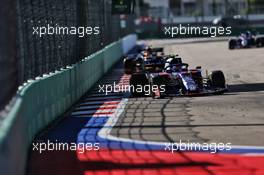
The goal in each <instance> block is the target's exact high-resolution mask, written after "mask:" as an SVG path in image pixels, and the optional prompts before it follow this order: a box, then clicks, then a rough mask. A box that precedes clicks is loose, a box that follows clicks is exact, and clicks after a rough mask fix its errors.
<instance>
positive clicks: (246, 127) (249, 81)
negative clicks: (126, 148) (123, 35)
mask: <svg viewBox="0 0 264 175" xmlns="http://www.w3.org/2000/svg"><path fill="white" fill-rule="evenodd" d="M149 44H150V45H152V46H153V47H155V46H163V47H165V52H166V53H167V54H171V53H174V54H179V55H180V56H181V57H182V59H183V61H184V62H186V63H188V64H189V65H190V67H193V68H195V67H196V66H202V68H203V69H204V70H205V69H207V70H208V72H210V71H213V70H222V71H223V72H224V73H225V76H226V80H227V83H228V85H229V89H230V92H228V93H226V94H225V95H223V96H206V97H192V98H190V97H187V98H166V99H161V100H156V99H155V100H153V99H152V98H133V99H129V102H128V105H127V107H126V110H125V113H124V114H123V115H124V117H122V118H120V120H119V122H118V123H117V125H116V127H115V128H114V129H113V130H112V134H113V135H117V136H119V137H126V138H132V139H139V140H152V141H170V142H171V141H173V142H178V141H179V140H183V141H188V140H189V141H191V142H216V143H218V142H221V143H227V142H230V143H232V145H243V146H245V145H247V146H264V109H263V107H264V57H263V53H264V52H263V51H264V50H263V49H256V48H251V49H243V50H242V49H240V50H233V51H229V50H228V49H227V43H226V42H210V43H200V44H197V43H195V44H191V43H189V44H174V45H173V44H168V43H167V42H164V44H163V42H162V41H159V42H157V41H155V42H154V43H153V42H149ZM122 126H126V127H124V128H122ZM128 126H129V127H128ZM260 138H262V139H260Z"/></svg>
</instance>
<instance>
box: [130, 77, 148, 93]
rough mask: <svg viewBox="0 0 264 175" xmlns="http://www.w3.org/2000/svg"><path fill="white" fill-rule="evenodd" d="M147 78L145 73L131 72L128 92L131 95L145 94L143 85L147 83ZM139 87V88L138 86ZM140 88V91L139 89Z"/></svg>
mask: <svg viewBox="0 0 264 175" xmlns="http://www.w3.org/2000/svg"><path fill="white" fill-rule="evenodd" d="M148 84H149V82H148V78H147V75H146V74H133V75H132V76H131V78H130V93H131V96H132V97H143V96H145V92H144V86H146V85H148ZM139 87H141V88H139ZM140 89H142V91H140Z"/></svg>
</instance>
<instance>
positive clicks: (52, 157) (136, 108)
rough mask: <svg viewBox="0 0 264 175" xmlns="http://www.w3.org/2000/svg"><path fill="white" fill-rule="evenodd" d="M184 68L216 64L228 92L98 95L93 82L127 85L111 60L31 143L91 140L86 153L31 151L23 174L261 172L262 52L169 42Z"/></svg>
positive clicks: (263, 117)
mask: <svg viewBox="0 0 264 175" xmlns="http://www.w3.org/2000/svg"><path fill="white" fill-rule="evenodd" d="M172 41H173V40H152V41H147V42H148V43H149V44H150V45H152V46H153V47H155V46H163V47H164V48H165V53H166V54H179V55H180V56H181V57H182V59H183V62H186V63H188V64H189V65H190V67H196V66H202V68H203V70H205V69H208V71H212V70H219V69H221V70H222V71H223V72H224V73H225V76H226V80H227V84H228V86H229V92H227V93H225V94H224V95H221V96H201V97H174V98H171V97H170V98H165V99H152V98H151V97H141V98H130V96H129V93H127V92H122V93H121V92H120V93H111V94H108V95H105V94H104V93H101V92H99V89H98V85H102V84H113V83H114V82H115V83H116V84H120V85H128V83H129V78H130V76H129V75H124V73H123V67H122V63H119V64H117V65H116V66H115V67H114V68H113V69H112V70H111V71H110V72H109V73H108V74H106V75H105V76H104V77H103V78H102V79H101V80H100V81H99V82H98V83H97V84H96V85H95V86H94V88H92V89H91V90H90V91H89V92H87V94H86V95H85V96H84V97H83V98H82V99H81V100H80V101H79V102H78V103H76V105H74V106H73V107H72V109H70V110H69V111H68V112H67V113H66V114H65V117H63V118H61V119H60V120H58V121H57V122H55V123H54V124H53V125H51V126H50V127H49V128H47V129H46V130H44V131H43V132H42V133H40V134H39V136H38V137H37V138H36V140H35V142H36V143H47V142H48V141H50V142H54V143H55V142H56V143H72V142H74V143H91V144H93V145H94V144H99V149H98V150H86V151H85V152H82V153H81V152H80V151H78V150H76V151H69V150H60V151H54V150H53V151H49V150H46V151H43V152H42V153H41V154H40V153H39V151H36V150H35V151H32V152H31V156H30V159H29V163H28V164H29V166H28V174H31V175H44V174H45V175H46V174H64V175H65V174H66V175H70V174H74V175H81V174H85V175H86V174H95V175H101V174H118V175H119V174H120V175H121V174H133V175H135V174H151V175H152V174H166V175H167V174H178V175H192V174H199V175H200V174H201V175H207V174H210V175H236V174H238V175H249V174H250V175H253V174H254V175H262V174H264V168H263V167H264V166H263V164H264V163H263V162H264V127H263V126H264V108H263V107H264V70H263V68H264V59H263V51H264V49H255V48H251V49H243V50H242V49H240V50H232V51H230V50H228V47H227V42H226V41H219V42H202V43H184V44H180V43H173V42H172ZM180 141H181V142H191V143H224V144H225V143H231V146H232V149H231V150H230V151H218V152H217V153H214V154H212V153H209V152H208V151H203V152H202V151H196V152H194V151H175V152H173V153H172V152H171V151H168V150H165V148H166V143H178V142H180Z"/></svg>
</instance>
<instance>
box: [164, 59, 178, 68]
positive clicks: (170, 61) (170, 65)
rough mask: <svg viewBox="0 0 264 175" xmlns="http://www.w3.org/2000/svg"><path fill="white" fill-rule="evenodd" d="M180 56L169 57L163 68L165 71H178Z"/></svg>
mask: <svg viewBox="0 0 264 175" xmlns="http://www.w3.org/2000/svg"><path fill="white" fill-rule="evenodd" d="M180 60H181V59H180V58H169V59H168V60H167V62H166V63H165V66H164V69H166V70H165V71H179V70H180V65H179V64H181V61H180Z"/></svg>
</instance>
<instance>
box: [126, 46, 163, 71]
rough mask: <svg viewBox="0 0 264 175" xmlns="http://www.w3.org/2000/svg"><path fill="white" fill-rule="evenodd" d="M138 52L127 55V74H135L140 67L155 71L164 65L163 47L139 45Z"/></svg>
mask: <svg viewBox="0 0 264 175" xmlns="http://www.w3.org/2000/svg"><path fill="white" fill-rule="evenodd" d="M136 50H137V51H136V53H133V54H129V55H127V56H126V57H125V58H124V60H123V62H124V70H125V73H126V74H133V73H134V72H138V68H140V69H148V70H149V71H155V70H156V69H160V68H163V66H164V60H163V59H164V53H163V48H151V47H149V46H146V45H138V46H137V49H136Z"/></svg>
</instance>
